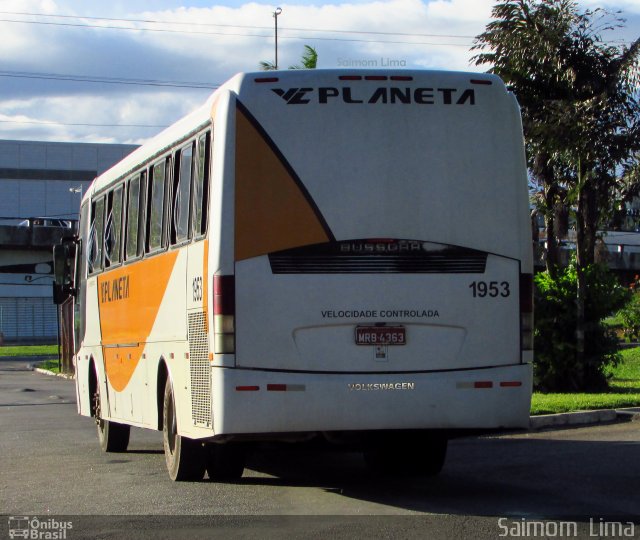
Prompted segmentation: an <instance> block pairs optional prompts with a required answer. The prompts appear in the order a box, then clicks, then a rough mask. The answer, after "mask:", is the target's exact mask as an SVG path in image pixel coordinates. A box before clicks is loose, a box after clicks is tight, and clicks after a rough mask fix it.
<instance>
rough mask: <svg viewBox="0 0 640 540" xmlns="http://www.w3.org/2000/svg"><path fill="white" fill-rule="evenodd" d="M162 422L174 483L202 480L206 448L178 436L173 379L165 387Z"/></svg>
mask: <svg viewBox="0 0 640 540" xmlns="http://www.w3.org/2000/svg"><path fill="white" fill-rule="evenodd" d="M162 420H163V422H162V434H163V443H164V457H165V460H166V462H167V469H168V471H169V477H170V478H171V480H174V481H183V480H202V478H203V477H204V465H205V462H204V458H205V455H204V448H203V446H202V443H200V442H198V441H194V440H193V439H189V438H187V437H183V436H182V435H178V423H177V419H176V405H175V400H174V397H173V388H172V387H171V379H168V378H167V383H166V385H165V387H164V406H163V409H162Z"/></svg>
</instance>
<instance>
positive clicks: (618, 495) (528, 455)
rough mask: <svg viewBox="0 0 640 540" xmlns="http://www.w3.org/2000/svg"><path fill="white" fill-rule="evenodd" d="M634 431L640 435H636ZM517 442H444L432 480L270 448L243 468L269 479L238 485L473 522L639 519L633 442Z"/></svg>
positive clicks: (540, 437) (639, 475)
mask: <svg viewBox="0 0 640 540" xmlns="http://www.w3.org/2000/svg"><path fill="white" fill-rule="evenodd" d="M639 433H640V431H639ZM565 436H566V437H567V438H568V439H569V440H552V439H551V438H548V439H547V438H545V434H536V435H535V438H532V437H527V436H523V437H519V438H487V439H462V440H457V441H452V442H451V443H450V451H449V457H448V460H447V464H446V465H445V468H444V470H443V472H442V473H441V474H440V475H439V476H437V477H435V478H415V477H411V476H409V477H396V478H384V477H376V476H375V475H373V474H372V473H370V472H369V471H368V469H367V468H366V467H365V465H364V463H363V460H362V458H361V456H360V454H357V453H350V454H341V453H336V452H321V451H317V450H308V449H299V450H298V451H296V450H295V449H287V448H286V447H285V448H284V449H280V450H277V451H276V450H269V451H265V452H262V453H260V454H256V455H254V456H253V457H252V458H251V459H250V461H249V463H248V468H249V469H250V470H253V471H259V472H260V473H263V474H267V475H269V476H268V477H254V476H251V474H250V471H249V472H248V473H247V472H246V473H245V476H244V477H243V478H242V479H241V480H240V482H239V483H242V484H249V485H268V486H296V487H316V488H322V489H324V490H325V491H326V492H329V493H334V494H337V495H340V496H342V497H347V498H349V499H356V500H363V501H368V502H374V503H378V504H381V505H386V506H393V507H397V508H401V509H404V510H410V511H417V512H429V513H436V514H455V515H477V516H519V517H523V516H525V517H526V516H532V517H546V518H557V517H561V516H572V517H573V518H575V517H576V516H578V517H583V518H584V519H585V520H587V521H588V518H589V517H591V516H596V517H600V516H626V517H628V516H635V517H636V519H640V492H639V491H638V489H637V487H638V486H639V485H640V441H629V442H601V441H585V440H571V433H570V431H568V432H565Z"/></svg>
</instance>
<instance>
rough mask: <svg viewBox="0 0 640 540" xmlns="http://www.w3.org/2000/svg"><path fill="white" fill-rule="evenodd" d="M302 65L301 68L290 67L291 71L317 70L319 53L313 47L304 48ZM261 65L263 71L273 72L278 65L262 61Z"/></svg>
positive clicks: (306, 46)
mask: <svg viewBox="0 0 640 540" xmlns="http://www.w3.org/2000/svg"><path fill="white" fill-rule="evenodd" d="M301 63H302V65H300V66H289V69H316V66H317V64H318V52H317V51H316V50H315V49H314V48H313V47H311V45H305V46H304V53H303V55H302V58H301ZM259 65H260V69H261V70H262V71H273V70H275V69H276V65H275V64H274V63H273V62H269V61H268V60H261V61H260V63H259Z"/></svg>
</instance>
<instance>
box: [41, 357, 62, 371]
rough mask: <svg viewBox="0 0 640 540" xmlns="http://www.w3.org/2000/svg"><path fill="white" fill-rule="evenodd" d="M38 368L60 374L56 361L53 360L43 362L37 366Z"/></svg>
mask: <svg viewBox="0 0 640 540" xmlns="http://www.w3.org/2000/svg"><path fill="white" fill-rule="evenodd" d="M37 367H39V368H42V369H48V370H49V371H52V372H53V373H60V366H59V365H58V359H57V358H56V359H54V360H45V361H44V362H42V363H40V364H38V366H37Z"/></svg>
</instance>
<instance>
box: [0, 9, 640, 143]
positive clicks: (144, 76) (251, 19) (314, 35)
mask: <svg viewBox="0 0 640 540" xmlns="http://www.w3.org/2000/svg"><path fill="white" fill-rule="evenodd" d="M213 1H215V0H213ZM213 1H208V2H205V1H203V0H154V1H153V2H149V1H148V0H144V1H142V0H123V1H121V0H110V1H109V2H105V1H96V0H0V36H1V38H0V139H18V140H39V141H69V142H105V143H127V144H141V143H143V142H144V141H145V140H146V139H148V138H150V137H152V136H153V135H155V134H156V133H158V132H159V131H161V130H162V129H163V128H164V127H166V126H168V125H170V124H171V123H173V122H175V121H176V120H178V119H179V118H180V117H182V116H184V115H185V114H187V113H188V112H190V111H191V110H193V109H195V108H196V107H197V106H198V105H200V104H202V103H203V102H204V101H205V100H206V98H207V96H208V95H209V94H210V93H211V92H212V91H213V90H214V89H215V88H216V87H217V86H218V85H220V84H222V83H224V82H225V81H226V80H227V79H229V78H230V77H231V76H233V75H234V74H235V73H238V72H241V71H256V70H258V69H259V62H260V61H261V60H266V61H271V62H273V60H274V56H275V52H274V49H275V44H274V22H275V20H274V17H273V13H274V11H275V9H276V7H280V8H281V9H282V12H281V13H280V15H279V16H278V19H277V22H278V59H279V65H280V67H289V66H290V65H292V64H297V63H299V60H300V57H301V55H302V53H303V51H304V45H311V46H313V47H314V48H315V49H316V50H317V52H318V67H319V68H344V69H354V68H355V67H356V66H357V65H358V64H362V63H364V62H366V63H367V64H368V65H376V66H378V67H386V66H393V67H397V68H398V69H421V68H424V69H453V70H467V71H479V70H485V69H486V68H483V67H481V68H478V67H476V66H474V65H473V64H472V62H471V57H472V56H473V52H471V51H470V50H469V49H470V47H471V45H472V43H473V38H474V36H476V35H478V34H480V33H481V32H483V30H484V28H485V26H486V24H487V23H488V22H489V21H490V15H491V8H492V6H493V4H494V0H349V1H340V0H334V1H333V2H331V3H330V2H323V0H315V1H314V0H292V2H291V3H289V2H288V1H285V0H282V3H280V4H269V3H264V2H254V1H252V2H243V1H234V0H218V2H216V3H213ZM579 5H580V7H581V8H585V9H586V8H595V7H602V8H606V9H608V10H610V11H618V10H619V11H621V12H622V14H621V15H622V16H623V17H624V18H625V19H626V25H625V27H624V28H619V29H616V30H613V31H609V32H608V33H606V39H607V40H611V41H613V42H616V43H617V42H624V43H627V44H628V43H630V42H631V41H632V40H634V39H636V38H637V37H638V36H639V35H640V0H580V2H579ZM150 6H152V7H153V9H152V10H150Z"/></svg>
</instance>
